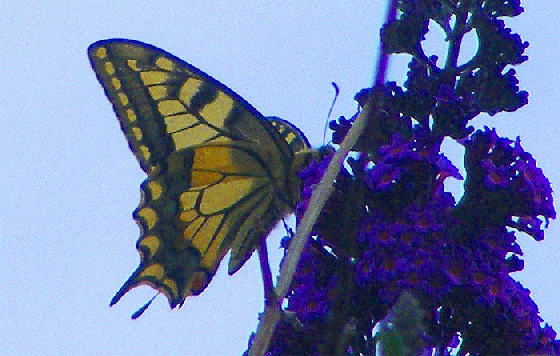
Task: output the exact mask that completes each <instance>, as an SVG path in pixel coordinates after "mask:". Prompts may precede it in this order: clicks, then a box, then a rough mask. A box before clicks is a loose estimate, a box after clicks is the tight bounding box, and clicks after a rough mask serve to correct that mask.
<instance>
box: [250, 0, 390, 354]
mask: <svg viewBox="0 0 560 356" xmlns="http://www.w3.org/2000/svg"><path fill="white" fill-rule="evenodd" d="M396 3H397V0H391V1H390V3H389V9H388V11H387V20H386V23H390V22H392V21H393V20H394V19H395V17H396ZM379 53H380V55H379V61H378V66H377V68H376V72H377V73H376V76H375V82H374V86H381V85H383V83H384V81H385V74H386V71H387V63H388V56H387V54H385V53H384V51H383V50H380V52H379ZM376 97H377V95H372V96H371V97H370V99H369V100H368V101H367V103H366V104H365V106H364V108H363V110H362V112H361V113H360V114H359V115H358V117H357V118H356V120H355V122H354V124H353V125H352V127H351V128H350V130H349V131H348V134H347V135H346V137H345V138H344V140H343V141H342V143H341V144H340V148H339V149H338V151H336V152H335V154H334V156H333V158H332V160H331V162H330V164H329V167H328V169H327V171H326V172H325V174H324V175H323V178H322V179H321V181H320V182H319V184H318V185H317V187H316V188H315V190H314V191H313V194H312V195H311V199H310V202H309V207H308V208H307V211H306V212H305V214H304V216H303V218H302V219H301V221H300V224H299V226H298V229H297V231H296V235H295V236H294V238H293V239H292V242H291V243H290V248H289V249H288V255H287V256H286V258H285V260H284V262H283V264H282V267H281V269H280V275H279V277H278V283H277V285H276V295H277V296H278V301H279V302H280V303H277V304H275V305H268V306H267V307H266V308H265V311H264V313H263V314H262V315H261V318H260V321H259V326H258V327H257V333H256V335H255V338H254V339H253V342H252V344H251V348H250V349H249V356H262V355H264V353H265V352H266V350H267V349H268V345H269V343H270V339H271V338H272V335H273V333H274V329H275V328H276V325H277V324H278V322H279V321H280V318H281V316H282V314H281V310H280V308H281V301H282V300H284V298H285V297H286V294H287V292H288V289H289V287H290V284H291V282H292V278H293V276H294V273H295V271H296V268H297V265H298V262H299V259H300V256H301V253H302V251H303V248H304V247H305V244H306V243H307V238H308V236H309V234H310V233H311V229H312V227H313V226H314V225H315V222H316V221H317V218H318V217H319V213H320V212H321V210H322V209H323V207H324V206H325V203H326V202H327V200H328V198H329V197H330V195H331V194H332V192H333V190H334V188H333V182H334V181H335V179H336V177H337V175H338V172H339V171H340V167H342V163H343V162H344V159H345V158H346V155H347V154H348V152H349V151H350V149H352V147H354V146H355V144H356V142H357V141H358V138H359V137H360V135H361V134H362V132H363V130H364V128H365V126H366V123H367V119H368V117H370V116H371V113H372V110H375V109H377V106H378V104H379V101H378V100H374V99H375V98H376Z"/></svg>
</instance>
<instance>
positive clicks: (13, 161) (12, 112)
mask: <svg viewBox="0 0 560 356" xmlns="http://www.w3.org/2000/svg"><path fill="white" fill-rule="evenodd" d="M547 5H548V6H547ZM525 6H526V12H525V13H524V14H523V15H521V16H520V17H519V18H516V19H514V20H509V21H508V24H509V25H510V26H511V27H513V31H514V32H517V33H519V34H520V35H521V36H522V38H523V39H524V40H527V41H529V42H530V43H531V46H530V47H529V49H528V50H527V54H528V55H529V56H530V60H529V61H528V62H526V63H524V64H523V65H521V66H519V67H517V68H516V71H517V72H518V78H519V79H520V82H521V83H520V85H521V87H522V88H523V89H525V90H527V91H529V94H530V96H529V105H528V106H526V107H524V108H523V109H521V110H519V111H518V112H515V113H513V114H500V115H496V116H495V117H493V118H488V117H481V118H478V119H476V120H474V122H473V123H472V124H473V125H475V126H476V127H482V126H483V125H489V126H495V127H497V130H498V134H500V135H502V136H508V137H510V138H515V137H516V136H517V135H521V143H522V145H523V147H524V148H525V149H526V150H527V151H529V152H531V153H532V154H533V156H534V157H535V158H536V160H537V162H538V164H539V166H540V167H541V168H542V169H543V171H544V172H545V174H546V175H547V176H548V177H549V179H550V180H551V183H552V185H553V188H555V187H559V186H560V170H559V169H558V168H559V165H560V164H559V163H558V156H559V155H558V150H559V148H560V143H559V142H558V139H557V138H558V136H559V133H560V132H559V131H560V129H559V125H558V120H557V112H558V109H559V107H560V105H559V104H558V99H559V94H560V89H559V85H560V84H559V83H560V69H558V63H560V51H559V49H560V45H559V38H558V35H557V33H556V32H557V31H549V30H546V29H552V28H553V27H552V26H553V24H556V23H557V22H558V18H557V16H558V15H557V14H558V5H557V3H556V1H552V0H543V1H539V2H538V3H535V2H530V1H526V2H525ZM384 11H385V1H374V2H364V1H356V2H350V1H330V2H317V1H307V0H306V1H297V2H296V1H268V2H266V3H265V2H263V1H257V0H244V1H240V0H239V1H233V0H230V1H225V0H224V1H218V0H205V1H196V2H195V1H148V0H145V1H141V2H140V1H128V2H125V1H121V2H111V1H97V2H91V3H89V4H87V5H86V4H84V2H81V1H80V2H78V1H64V2H63V1H48V2H36V1H13V0H7V4H6V5H4V6H3V16H2V17H1V18H0V33H1V34H2V41H1V42H0V49H1V51H0V60H1V65H0V80H1V82H2V91H1V93H0V112H1V113H2V120H1V121H0V125H1V126H0V137H1V142H2V145H3V147H4V150H3V152H4V153H3V154H2V155H1V156H0V162H1V166H2V170H1V173H0V177H1V178H2V179H1V180H0V182H2V183H3V185H4V189H3V193H2V194H1V195H0V251H1V254H0V285H1V286H2V291H1V294H0V295H1V296H2V297H1V300H2V305H1V308H0V320H2V323H1V324H0V345H2V353H3V354H6V355H15V354H17V355H26V354H29V355H30V354H41V355H109V354H111V355H133V354H134V355H164V354H165V355H218V354H231V355H236V354H237V355H238V354H241V353H242V352H243V351H244V350H245V349H246V345H247V340H248V337H249V335H250V334H251V332H253V331H254V330H255V328H256V325H257V313H259V312H260V311H262V283H261V277H260V271H259V267H258V263H257V259H256V258H252V259H251V260H250V261H249V262H248V263H247V264H246V265H245V266H244V267H243V268H242V269H241V270H240V271H239V272H238V273H236V274H235V275H234V276H232V277H230V276H228V275H227V273H226V268H225V266H226V265H227V264H224V266H222V268H220V269H219V271H218V273H217V275H216V276H215V277H214V279H213V281H212V283H211V284H210V286H209V287H208V289H207V290H206V291H205V292H204V293H203V294H202V295H200V296H197V297H192V298H189V299H187V301H186V303H185V304H184V306H183V307H182V308H181V309H179V310H174V311H170V310H169V307H168V304H167V300H166V299H165V298H164V297H163V296H159V297H158V298H156V300H155V302H154V303H153V304H152V306H151V307H150V308H149V309H148V311H147V312H146V313H144V315H143V316H142V317H141V318H139V319H137V320H135V321H132V320H130V315H131V314H132V313H133V312H134V311H136V310H137V309H138V308H139V307H140V306H142V305H143V304H144V303H145V302H146V301H147V300H148V299H149V298H151V297H152V296H153V295H154V292H153V291H152V290H151V289H150V288H149V287H142V288H137V289H135V290H134V291H133V292H130V293H128V294H127V295H126V296H125V297H123V299H122V300H121V301H120V302H119V303H118V304H117V305H115V306H114V307H112V308H109V307H108V304H109V301H110V299H111V297H112V296H113V295H114V293H115V292H116V291H117V290H118V289H119V287H120V286H121V285H122V283H123V282H124V281H125V280H126V279H127V278H128V276H129V275H130V274H131V273H132V271H133V270H134V269H135V268H136V267H137V265H138V261H139V257H138V254H137V252H136V250H135V248H134V244H135V242H136V239H137V237H138V227H137V226H136V224H135V223H134V221H133V220H132V218H131V213H132V211H133V210H134V208H135V207H136V206H137V204H138V202H139V185H140V183H141V182H142V181H143V180H144V178H145V177H144V174H143V172H142V171H141V170H140V168H139V166H138V163H137V162H136V160H135V158H134V156H133V155H132V154H131V153H130V151H129V149H128V146H127V144H126V140H125V139H124V136H123V135H122V133H121V131H120V128H119V125H118V122H117V120H116V118H115V115H114V113H113V111H112V108H111V105H110V104H109V102H108V101H107V99H106V98H105V96H104V94H103V90H102V89H101V87H100V85H99V84H98V82H97V80H96V78H95V75H94V74H93V71H92V70H91V68H90V65H89V63H88V60H87V55H86V49H87V47H88V45H89V44H90V43H92V42H95V41H97V40H100V39H105V38H112V37H123V38H131V39H136V40H140V41H144V42H147V43H151V44H154V45H156V46H158V47H161V48H163V49H165V50H167V51H169V52H171V53H173V54H175V55H177V56H179V57H180V58H183V59H184V60H186V61H188V62H189V63H191V64H193V65H194V66H196V67H198V68H200V69H201V70H203V71H205V72H207V73H209V74H210V75H212V76H213V77H214V78H216V79H218V80H219V81H221V82H222V83H224V84H225V85H227V86H229V87H230V88H232V89H233V90H234V91H236V92H237V93H238V94H240V95H241V96H243V97H244V98H245V99H246V100H247V101H248V102H250V103H251V104H252V105H253V106H254V107H255V108H257V109H258V110H259V111H261V112H262V113H263V114H264V115H275V116H279V117H282V118H284V119H287V120H289V121H291V122H293V123H294V124H295V125H297V126H298V127H299V128H300V129H301V130H302V131H303V132H305V134H306V135H307V137H308V138H309V140H310V141H311V143H312V144H313V145H315V146H319V145H321V144H322V143H323V128H324V126H325V121H326V116H327V112H328V109H329V106H330V104H331V101H332V97H333V90H332V88H331V85H330V83H331V82H332V81H334V82H336V83H337V84H338V85H339V87H340V89H341V95H340V96H339V98H338V101H337V103H336V106H335V108H334V111H333V118H334V117H337V116H339V115H345V116H350V115H352V114H353V113H354V111H355V108H356V105H355V103H354V102H353V101H352V97H353V95H354V94H355V92H357V91H358V90H359V89H361V88H362V87H366V86H368V85H370V82H371V78H372V68H373V63H374V62H375V59H376V58H377V48H378V39H377V37H378V29H379V26H380V24H381V21H382V19H383V14H384ZM436 37H437V36H436ZM430 43H431V42H430ZM435 51H436V52H437V49H436V50H435ZM402 63H403V61H402V60H398V59H397V60H394V61H393V67H392V69H391V72H390V74H391V78H390V79H393V80H397V81H401V82H402V78H404V72H403V71H402ZM449 147H450V148H451V150H450V151H449V156H450V158H451V159H453V160H455V163H456V164H457V165H460V164H461V155H460V151H459V150H457V149H456V147H452V145H449ZM279 236H281V232H280V233H278V234H274V236H271V238H270V239H269V251H270V252H271V253H272V254H273V255H274V256H273V258H272V259H273V261H278V258H279V252H278V251H279V250H278V248H277V246H278V244H279ZM519 240H520V242H521V244H522V247H523V248H524V251H525V262H526V268H525V270H524V271H523V272H520V273H517V274H515V278H517V279H518V280H520V281H521V282H522V283H523V284H524V285H525V286H526V287H528V288H530V289H531V290H532V297H533V298H534V300H535V301H536V302H537V303H538V305H539V307H540V310H541V315H542V317H543V318H544V319H545V320H546V321H547V322H549V323H550V324H551V325H553V326H554V327H555V328H556V329H557V330H558V331H560V312H558V310H557V306H558V294H559V293H560V283H559V282H560V278H559V277H558V271H560V262H559V261H558V251H559V250H560V227H559V224H558V223H557V222H554V221H553V222H552V223H551V226H550V228H549V229H548V230H547V234H546V237H545V240H544V241H542V242H540V243H537V242H535V241H533V240H532V239H530V238H529V237H527V236H524V235H520V238H519Z"/></svg>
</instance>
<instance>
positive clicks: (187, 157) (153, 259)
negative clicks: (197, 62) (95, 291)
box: [89, 39, 309, 307]
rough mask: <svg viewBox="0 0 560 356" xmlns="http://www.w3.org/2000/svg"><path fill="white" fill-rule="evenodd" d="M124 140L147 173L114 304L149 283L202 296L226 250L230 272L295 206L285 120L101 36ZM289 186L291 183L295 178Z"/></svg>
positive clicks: (296, 141) (140, 48)
mask: <svg viewBox="0 0 560 356" xmlns="http://www.w3.org/2000/svg"><path fill="white" fill-rule="evenodd" d="M89 57H90V61H91V63H92V66H93V68H94V70H95V72H96V74H97V77H98V79H99V81H100V82H101V84H102V85H103V87H104V89H105V92H106V94H107V96H108V98H109V100H110V101H111V102H112V104H113V107H114V109H115V112H116V113H117V116H118V118H119V121H120V124H121V128H122V130H123V132H124V133H125V136H126V138H127V140H128V143H129V146H130V148H131V150H132V151H133V153H134V154H135V155H136V157H137V159H138V161H139V162H140V166H141V167H142V169H143V170H144V171H145V172H146V173H147V174H148V179H147V180H146V181H145V182H144V183H142V185H141V191H142V199H141V202H140V205H139V207H138V208H137V209H136V210H135V212H134V214H133V216H134V218H135V219H136V220H137V221H138V223H139V225H140V227H141V233H140V238H139V240H138V242H137V248H138V250H139V251H140V255H141V261H140V266H139V267H138V269H137V270H136V271H135V272H134V273H133V275H132V276H131V277H130V278H129V280H128V281H127V282H126V283H125V284H124V285H123V287H122V288H121V290H120V291H119V292H118V293H117V294H116V295H115V297H114V298H113V300H112V302H111V303H112V304H113V303H115V302H116V301H118V299H119V298H120V297H122V295H124V294H125V293H126V292H127V291H128V290H130V289H131V288H133V287H135V286H137V285H140V284H149V285H151V286H152V287H154V288H156V289H158V290H160V291H162V292H163V293H164V294H165V295H166V296H167V298H168V299H169V302H170V304H171V306H172V307H175V306H176V305H181V304H182V303H183V301H184V299H185V297H186V296H188V295H192V294H198V293H200V292H202V291H203V290H204V289H205V288H206V286H207V285H208V283H209V282H210V280H211V278H212V276H213V275H214V273H215V272H216V269H217V267H218V265H219V263H220V261H221V260H222V259H223V257H224V255H225V254H226V253H227V252H228V250H230V248H231V249H232V254H231V258H230V262H229V272H230V273H234V272H235V271H237V269H239V268H240V267H241V266H242V265H243V263H244V262H245V261H246V260H247V258H249V256H250V254H251V253H252V252H253V250H254V249H255V245H256V243H257V242H258V241H259V239H261V238H262V237H263V236H265V235H266V234H267V233H268V232H269V231H270V229H271V228H272V227H274V225H275V224H276V222H277V221H278V220H279V219H280V218H281V217H282V216H283V215H284V214H286V213H288V212H290V211H291V210H292V209H293V206H294V204H295V202H296V200H297V199H298V198H299V179H298V178H297V176H296V175H295V171H296V170H299V169H300V168H303V167H300V166H301V165H302V164H301V162H303V161H301V160H299V159H298V160H297V161H298V167H296V168H294V167H293V164H294V163H295V160H294V157H296V156H297V157H299V155H300V154H301V153H302V152H305V151H306V150H309V144H308V142H307V140H306V139H305V136H304V135H303V134H302V133H301V131H299V130H298V129H297V128H296V127H294V126H293V125H291V124H290V123H288V122H287V121H284V120H281V119H278V118H272V119H270V120H269V119H265V118H264V117H263V116H262V115H261V114H260V113H259V112H258V111H256V110H255V109H254V108H253V107H252V106H251V105H249V104H248V103H247V102H246V101H245V100H243V99H242V98H241V97H240V96H238V95H237V94H235V93H234V92H233V91H232V90H230V89H229V88H227V87H226V86H224V85H222V84H220V83H219V82H217V81H216V80H214V79H212V78H211V77H209V76H208V75H206V74H204V73H203V72H201V71H200V70H198V69H197V68H195V67H193V66H191V65H189V64H188V63H186V62H184V61H182V60H180V59H178V58H177V57H175V56H173V55H171V54H169V53H167V52H165V51H163V50H160V49H158V48H156V47H153V46H150V45H147V44H144V43H141V42H136V41H130V40H119V39H114V40H106V41H100V42H96V43H94V44H93V45H91V46H90V48H89ZM294 182H297V184H295V183H294Z"/></svg>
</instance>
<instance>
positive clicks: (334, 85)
mask: <svg viewBox="0 0 560 356" xmlns="http://www.w3.org/2000/svg"><path fill="white" fill-rule="evenodd" d="M331 84H332V86H333V88H334V98H333V101H332V104H331V108H330V109H329V113H328V114H327V122H325V130H323V145H324V144H325V140H326V139H327V127H329V118H330V117H331V114H332V110H333V108H334V103H336V99H337V98H338V94H339V93H340V89H339V88H338V85H336V83H335V82H331Z"/></svg>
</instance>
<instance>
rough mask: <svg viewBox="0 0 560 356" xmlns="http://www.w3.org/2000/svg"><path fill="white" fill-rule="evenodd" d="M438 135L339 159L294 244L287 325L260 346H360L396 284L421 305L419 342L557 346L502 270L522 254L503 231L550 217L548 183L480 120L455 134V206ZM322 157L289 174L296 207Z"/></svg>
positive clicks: (418, 134) (495, 347)
mask: <svg viewBox="0 0 560 356" xmlns="http://www.w3.org/2000/svg"><path fill="white" fill-rule="evenodd" d="M439 142H440V141H437V140H432V139H430V134H429V133H428V132H427V131H426V130H423V129H420V128H419V127H415V128H414V129H413V136H412V138H411V139H408V140H407V139H405V138H403V137H402V136H400V135H394V136H393V138H392V140H391V143H390V144H389V145H386V146H381V147H380V149H379V157H377V158H376V160H375V162H373V161H372V160H370V159H369V158H364V155H362V156H361V157H360V158H358V159H355V160H351V161H350V167H351V168H352V169H351V171H347V170H344V171H343V172H342V173H341V174H340V176H339V179H338V180H337V182H336V193H335V195H334V196H333V197H332V198H331V199H330V201H329V202H328V203H327V206H326V207H325V210H324V213H323V215H322V217H321V218H320V220H319V222H318V223H317V225H316V226H315V228H314V231H315V237H313V238H310V242H309V244H308V246H307V248H306V250H305V251H304V254H303V256H302V259H301V262H300V265H299V268H298V272H297V274H296V276H295V280H294V281H293V283H292V288H291V291H292V292H291V294H290V295H289V299H288V306H287V308H286V311H287V312H288V313H291V314H290V315H292V316H293V317H292V319H291V320H292V321H291V322H288V321H284V322H282V323H281V324H280V325H279V327H278V329H277V333H276V334H275V338H274V340H273V343H272V345H271V349H270V350H271V354H273V355H274V354H282V355H287V354H302V355H313V354H318V355H319V354H320V355H322V354H329V353H328V350H332V349H333V348H337V347H338V348H341V347H342V348H343V349H344V350H345V351H344V352H346V354H360V353H361V354H365V355H368V354H371V353H372V347H373V345H374V342H373V340H372V328H373V326H374V325H375V323H377V322H378V321H379V320H381V319H382V318H383V317H384V316H385V315H386V314H387V312H388V311H389V310H390V308H391V307H392V306H393V305H394V304H395V302H396V301H397V299H398V298H399V296H400V295H401V293H403V292H404V291H410V292H411V293H413V294H414V295H415V296H416V297H418V298H419V300H421V301H422V303H423V306H424V308H425V309H426V310H427V313H426V323H427V325H428V329H427V331H426V335H425V340H424V342H425V344H426V345H427V347H428V348H429V349H431V350H440V354H445V353H442V352H444V351H445V352H450V351H451V350H453V348H456V347H459V348H460V353H463V354H464V353H466V352H470V354H473V355H474V354H480V355H489V354H523V353H546V354H554V353H555V352H556V353H558V352H559V351H560V349H559V344H558V342H557V341H554V340H555V337H556V334H555V332H554V331H553V330H552V328H551V327H550V326H548V325H545V326H541V322H542V319H541V318H540V317H539V315H538V309H537V306H536V305H535V304H534V302H533V301H532V300H531V298H530V296H529V291H528V290H527V289H525V288H523V286H521V284H520V283H518V282H516V281H514V280H513V279H512V278H511V277H510V276H509V273H511V272H513V271H518V270H521V269H522V268H523V261H522V260H521V258H520V256H521V255H522V251H521V249H520V247H519V245H518V244H517V243H516V235H515V233H514V231H512V230H511V229H508V227H510V228H511V227H513V228H516V229H517V230H518V231H523V232H526V233H528V234H530V235H531V236H533V237H534V238H535V239H537V240H540V239H542V233H543V232H542V229H541V224H540V221H541V220H539V218H544V219H545V220H547V219H549V218H554V217H555V211H554V208H553V206H552V196H551V188H550V184H549V183H548V180H547V179H546V178H545V177H544V175H543V174H542V172H541V171H540V169H538V168H537V167H536V165H535V161H534V160H533V158H532V157H531V155H530V154H528V153H527V152H525V151H524V150H523V149H522V147H521V145H520V143H519V139H518V140H516V141H515V142H513V141H510V140H507V139H503V138H500V137H498V136H497V134H496V132H495V131H494V130H489V129H488V128H486V129H485V130H484V131H477V132H475V133H474V134H472V135H470V136H469V137H468V138H465V139H464V140H462V141H461V142H462V143H463V145H464V146H465V147H466V162H467V163H466V166H467V167H466V168H467V179H466V183H465V192H464V195H463V197H462V198H461V200H460V201H459V202H458V203H456V202H455V199H454V198H453V196H452V195H451V194H450V193H447V192H445V190H444V184H443V183H444V181H445V179H446V178H448V177H454V178H456V179H462V177H461V175H460V174H459V171H458V169H457V168H456V167H454V166H453V165H452V163H451V162H450V161H449V160H448V159H447V158H446V157H445V156H444V155H443V154H441V153H439ZM329 160H330V157H327V158H326V159H325V160H323V161H322V162H318V163H314V164H312V165H310V166H309V167H308V168H307V169H306V170H305V171H304V172H302V173H301V176H302V179H303V181H304V186H305V188H304V191H303V194H302V202H301V204H300V206H299V207H298V213H299V214H301V213H302V212H303V211H304V210H305V208H306V206H307V204H308V199H309V197H310V195H311V190H312V189H313V187H314V185H315V184H317V183H318V181H319V179H320V177H321V176H322V173H323V172H324V170H325V169H326V165H327V163H328V162H329ZM356 222H357V228H353V227H352V226H351V225H350V223H356ZM285 245H289V239H287V240H286V241H285ZM285 247H287V246H285ZM349 325H353V326H354V327H353V329H352V330H353V331H352V332H351V333H346V334H345V332H344V330H347V329H348V326H349ZM458 340H460V341H461V343H460V346H459V344H458ZM341 343H343V344H341ZM424 351H425V352H427V351H426V350H424ZM456 351H457V349H456Z"/></svg>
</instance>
